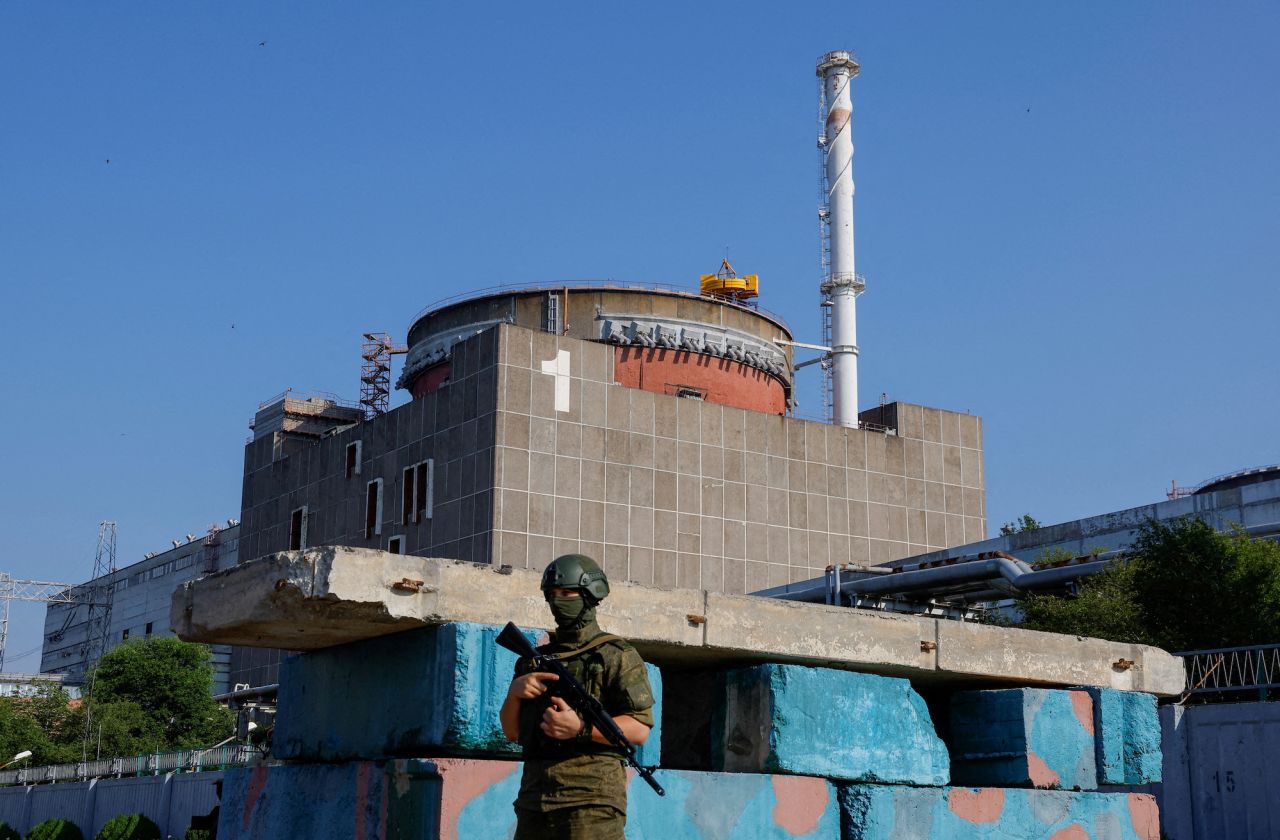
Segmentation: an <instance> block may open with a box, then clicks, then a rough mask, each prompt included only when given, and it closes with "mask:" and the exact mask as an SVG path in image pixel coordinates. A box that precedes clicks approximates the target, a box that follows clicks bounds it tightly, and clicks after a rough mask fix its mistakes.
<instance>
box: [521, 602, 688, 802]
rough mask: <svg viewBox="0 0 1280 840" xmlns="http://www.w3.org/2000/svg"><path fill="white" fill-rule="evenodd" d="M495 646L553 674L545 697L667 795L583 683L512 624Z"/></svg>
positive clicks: (538, 668) (661, 792)
mask: <svg viewBox="0 0 1280 840" xmlns="http://www.w3.org/2000/svg"><path fill="white" fill-rule="evenodd" d="M498 644H499V645H501V646H502V647H504V648H506V649H507V650H509V651H511V652H512V653H514V654H515V655H516V656H521V657H524V658H525V659H530V660H533V667H534V670H536V671H546V672H548V673H552V674H555V675H556V677H558V679H557V680H555V681H554V682H551V683H549V684H548V685H547V694H548V695H550V696H552V697H561V698H563V699H564V701H565V702H566V703H568V704H569V705H570V706H571V707H572V708H573V710H574V711H575V712H577V713H578V714H580V715H582V719H583V720H584V721H586V722H587V723H589V724H591V725H592V726H594V727H595V728H596V729H598V730H600V734H601V735H603V736H604V737H605V740H606V741H608V742H609V743H610V744H611V745H613V747H614V748H615V749H617V750H618V751H619V752H621V753H622V754H623V756H624V757H625V759H626V762H627V764H628V765H630V766H631V767H632V768H633V769H634V770H635V771H636V773H638V774H639V775H640V778H642V779H644V780H645V781H646V782H648V783H649V787H651V788H653V789H654V791H656V792H657V794H658V796H666V795H667V792H666V791H665V790H663V789H662V785H660V784H658V781H657V780H656V779H654V778H653V771H654V769H655V768H653V767H646V766H644V765H643V764H641V763H640V759H639V758H638V757H637V756H636V748H635V746H634V745H633V744H632V743H631V742H630V741H628V740H627V736H626V735H623V734H622V730H621V729H619V728H618V724H617V722H615V721H614V719H613V718H612V717H610V716H609V713H608V712H606V711H605V710H604V706H602V705H600V701H599V700H597V699H596V698H594V697H592V696H591V694H590V693H589V692H588V691H587V690H586V689H585V688H583V687H582V683H580V682H578V681H577V680H576V679H574V678H573V675H572V674H570V673H569V670H568V669H567V668H565V667H564V665H562V664H561V663H560V661H559V660H557V659H555V658H553V657H547V656H543V655H542V654H540V653H538V649H537V648H535V647H534V646H533V644H532V643H531V642H530V641H529V640H528V639H527V638H525V635H524V633H521V632H520V628H519V627H516V626H515V625H514V624H512V623H511V622H507V626H506V627H503V628H502V632H501V633H499V634H498Z"/></svg>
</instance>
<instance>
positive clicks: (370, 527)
mask: <svg viewBox="0 0 1280 840" xmlns="http://www.w3.org/2000/svg"><path fill="white" fill-rule="evenodd" d="M381 533H382V479H380V478H375V479H374V480H373V481H370V482H369V483H368V485H366V487H365V494H364V538H365V539H366V540H370V539H373V538H374V537H375V536H376V535H378V534H381Z"/></svg>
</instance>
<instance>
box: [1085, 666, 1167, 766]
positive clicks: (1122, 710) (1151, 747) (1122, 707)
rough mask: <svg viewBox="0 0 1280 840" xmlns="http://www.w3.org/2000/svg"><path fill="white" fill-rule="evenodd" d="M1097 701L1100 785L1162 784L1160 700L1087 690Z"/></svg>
mask: <svg viewBox="0 0 1280 840" xmlns="http://www.w3.org/2000/svg"><path fill="white" fill-rule="evenodd" d="M1084 690H1085V691H1087V692H1089V696H1090V697H1091V698H1092V699H1093V728H1094V731H1095V733H1096V745H1097V747H1096V751H1095V756H1096V758H1095V760H1096V762H1097V765H1098V782H1099V783H1100V784H1104V785H1146V784H1151V783H1153V782H1158V781H1160V769H1161V762H1162V754H1161V750H1160V714H1159V711H1158V710H1157V708H1156V698H1155V697H1154V696H1153V695H1151V694H1143V693H1141V692H1138V691H1117V690H1116V689H1114V688H1086V689H1084Z"/></svg>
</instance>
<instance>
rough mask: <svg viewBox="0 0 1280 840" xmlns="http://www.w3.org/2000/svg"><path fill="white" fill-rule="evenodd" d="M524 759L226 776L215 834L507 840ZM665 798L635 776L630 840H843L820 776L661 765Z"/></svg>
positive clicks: (248, 838)
mask: <svg viewBox="0 0 1280 840" xmlns="http://www.w3.org/2000/svg"><path fill="white" fill-rule="evenodd" d="M520 772H521V765H520V763H519V762H515V761H494V760H483V759H425V760H416V759H410V760H403V759H401V760H394V761H386V762H372V761H361V762H349V763H346V764H327V765H326V764H313V765H305V764H303V765H274V766H269V767H268V766H264V767H259V768H254V769H248V768H245V769H237V770H233V771H230V772H228V774H227V777H226V783H225V786H224V790H223V799H222V811H221V819H220V822H219V826H218V837H219V838H223V840H268V838H271V840H276V838H281V837H307V838H310V840H330V838H332V840H338V839H339V838H341V840H375V838H377V840H384V839H385V840H407V839H408V838H414V840H470V838H495V840H501V838H511V837H512V836H513V835H514V833H515V812H514V810H513V808H512V803H513V802H514V800H515V797H516V792H517V791H518V790H519V786H520ZM659 776H660V778H661V782H662V784H663V785H664V786H665V787H666V789H667V795H666V796H665V797H660V796H658V795H657V794H655V793H654V792H653V791H652V790H650V789H649V787H648V786H647V785H646V784H645V783H644V782H643V781H642V780H641V779H639V778H637V777H635V776H632V777H631V779H630V782H629V784H628V788H627V806H628V807H627V829H626V836H627V838H628V840H839V838H840V806H839V802H838V800H837V797H836V790H835V787H834V786H833V785H832V784H831V783H830V782H828V781H826V780H825V779H815V778H805V777H796V776H765V775H747V774H737V773H734V774H729V773H699V772H682V771H667V770H664V771H660V773H659Z"/></svg>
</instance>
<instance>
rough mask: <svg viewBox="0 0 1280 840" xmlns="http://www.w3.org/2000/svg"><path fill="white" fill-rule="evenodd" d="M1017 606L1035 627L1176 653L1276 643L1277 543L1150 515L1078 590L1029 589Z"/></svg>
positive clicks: (1279, 615) (1279, 607)
mask: <svg viewBox="0 0 1280 840" xmlns="http://www.w3.org/2000/svg"><path fill="white" fill-rule="evenodd" d="M1017 606H1018V608H1019V609H1020V610H1021V612H1022V613H1023V616H1024V619H1023V621H1022V626H1023V627H1027V628H1030V629H1032V630H1048V631H1050V632H1054V633H1072V634H1076V635H1081V636H1095V637H1098V638H1103V639H1112V640H1114V641H1121V642H1140V643H1144V644H1153V645H1156V646H1158V647H1162V648H1164V649H1165V650H1170V651H1181V650H1203V649H1206V648H1217V647H1240V646H1246V645H1257V644H1267V643H1271V642H1280V545H1277V544H1276V543H1273V542H1271V541H1270V540H1254V539H1250V538H1249V537H1248V535H1246V534H1245V533H1244V532H1243V531H1241V530H1238V529H1237V530H1235V531H1233V532H1231V533H1226V534H1222V533H1218V532H1217V531H1215V530H1214V529H1213V528H1211V527H1210V526H1209V525H1207V524H1205V523H1204V522H1202V521H1200V520H1198V519H1190V518H1188V519H1180V520H1176V521H1174V522H1171V523H1162V522H1156V521H1154V520H1150V521H1148V522H1146V523H1145V524H1143V525H1142V526H1141V527H1140V528H1139V529H1138V535H1137V538H1136V539H1135V540H1134V542H1133V544H1132V545H1131V546H1130V548H1129V555H1128V557H1127V558H1126V559H1125V560H1124V561H1121V562H1119V563H1115V564H1113V565H1112V566H1111V567H1109V568H1108V569H1107V570H1106V571H1104V572H1102V573H1100V574H1097V575H1094V576H1092V577H1089V578H1085V579H1083V580H1082V581H1081V583H1080V589H1079V593H1078V594H1077V595H1076V596H1074V597H1059V596H1052V595H1030V594H1029V595H1025V596H1023V597H1020V598H1018V599H1017Z"/></svg>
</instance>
